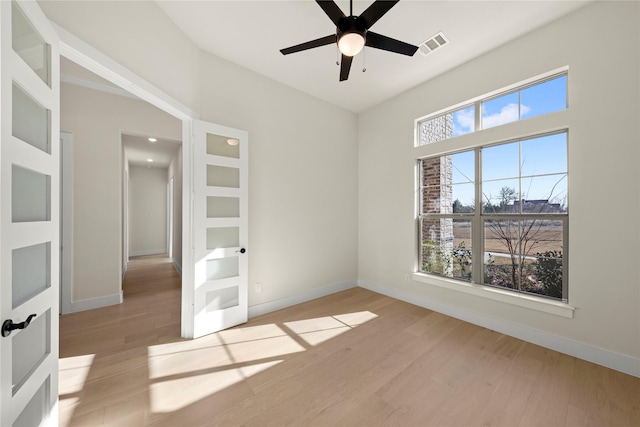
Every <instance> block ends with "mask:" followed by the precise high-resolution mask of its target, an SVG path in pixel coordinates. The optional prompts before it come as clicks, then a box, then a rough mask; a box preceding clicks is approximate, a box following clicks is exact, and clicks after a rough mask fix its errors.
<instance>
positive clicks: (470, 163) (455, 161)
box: [451, 151, 475, 184]
mask: <svg viewBox="0 0 640 427" xmlns="http://www.w3.org/2000/svg"><path fill="white" fill-rule="evenodd" d="M451 161H452V167H453V170H452V178H451V180H452V183H453V184H461V183H473V181H474V177H475V172H474V171H475V153H474V152H473V151H465V152H463V153H457V154H453V155H452V156H451Z"/></svg>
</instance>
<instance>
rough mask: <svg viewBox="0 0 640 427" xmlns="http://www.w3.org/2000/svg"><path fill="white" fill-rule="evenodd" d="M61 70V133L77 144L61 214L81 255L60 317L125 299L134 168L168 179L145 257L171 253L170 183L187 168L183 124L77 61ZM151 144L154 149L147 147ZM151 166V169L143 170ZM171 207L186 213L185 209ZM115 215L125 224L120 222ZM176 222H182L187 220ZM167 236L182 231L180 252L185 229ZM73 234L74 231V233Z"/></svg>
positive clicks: (177, 237)
mask: <svg viewBox="0 0 640 427" xmlns="http://www.w3.org/2000/svg"><path fill="white" fill-rule="evenodd" d="M61 70H62V73H61V83H62V84H61V89H62V96H61V103H60V104H61V108H62V115H61V123H62V127H63V129H65V130H69V131H71V132H73V137H74V139H75V141H74V142H75V143H76V146H75V148H76V149H75V150H74V151H73V152H72V156H73V157H72V161H73V164H72V161H68V162H65V161H64V159H63V165H62V167H63V174H65V171H69V174H68V175H69V177H70V180H69V182H71V181H73V182H74V184H73V187H74V188H73V191H70V190H69V191H66V192H65V193H66V194H69V195H73V197H74V203H73V209H69V212H68V214H66V215H65V214H64V213H63V220H68V221H67V222H68V223H69V224H74V227H75V228H76V230H75V231H76V233H75V236H74V237H73V239H72V240H71V242H73V240H75V241H76V245H75V247H74V248H72V247H71V246H68V248H69V249H70V250H72V249H77V251H76V253H75V255H74V257H73V259H75V262H73V266H72V267H71V269H72V271H73V274H69V275H68V277H65V275H64V271H63V270H64V268H63V269H61V272H62V273H63V275H62V277H61V287H60V291H61V292H60V295H61V311H62V313H69V312H75V311H83V310H87V309H93V308H99V307H103V306H107V305H112V304H118V303H120V302H122V299H123V298H124V293H123V292H122V287H121V281H122V278H123V276H124V272H125V270H126V262H127V260H128V256H129V254H130V249H131V246H130V245H131V241H130V231H131V230H130V224H131V210H130V209H129V206H128V200H129V197H128V196H129V194H128V192H129V189H130V185H128V184H129V182H130V177H131V173H130V170H129V169H130V166H129V165H130V164H131V165H136V167H142V168H144V170H145V171H146V170H150V171H155V172H159V173H160V175H161V176H162V177H163V178H164V182H163V183H162V184H161V196H162V199H163V200H162V207H161V208H160V211H161V212H160V213H162V215H157V214H156V212H155V211H154V212H152V214H153V215H154V218H153V219H154V220H156V219H159V220H161V221H162V225H161V227H160V232H161V234H162V235H163V237H162V238H161V239H160V240H161V241H160V243H159V244H157V245H154V246H153V247H152V248H146V249H156V250H157V252H162V253H168V252H169V248H168V247H167V246H166V243H167V240H166V237H165V233H166V230H167V221H166V219H165V218H166V216H167V212H166V200H165V198H166V185H167V182H168V180H169V178H173V179H174V182H178V183H181V182H182V177H181V174H182V169H183V168H182V165H181V164H180V165H178V163H181V162H182V155H181V152H180V153H178V152H179V151H180V150H181V142H180V139H181V136H182V122H181V121H180V120H178V119H176V118H175V117H173V116H171V115H169V114H167V113H165V112H163V111H161V110H160V109H158V108H157V107H155V106H153V105H151V104H149V103H147V102H145V101H143V100H141V99H140V98H138V97H135V96H133V95H131V94H130V93H128V92H126V91H124V90H122V89H120V88H118V87H116V86H114V85H112V84H111V83H109V82H108V81H106V80H104V79H102V78H100V77H99V76H97V75H95V74H93V73H91V72H90V71H88V70H86V69H85V68H83V67H81V66H80V65H78V64H76V63H74V62H72V61H69V60H66V59H64V58H62V59H61ZM67 135H69V134H67ZM151 136H153V137H155V140H154V142H150V141H149V137H151ZM65 152H66V151H65ZM147 159H150V160H153V162H152V163H151V162H147ZM147 163H149V164H147ZM151 164H152V165H153V169H146V168H147V167H151ZM67 166H68V167H67ZM118 171H121V172H118ZM169 171H170V172H171V176H168V173H169ZM63 186H64V182H63ZM91 187H93V189H91ZM63 191H64V190H63ZM181 195H182V192H181V191H176V192H174V197H181ZM173 205H174V206H176V205H177V206H180V207H182V203H180V201H174V203H173ZM120 206H121V208H120ZM118 215H119V216H120V220H119V221H117V222H115V221H114V220H115V219H116V218H117V217H118ZM173 219H175V220H178V219H179V220H180V221H181V220H182V215H174V216H173ZM63 226H64V224H63ZM170 228H171V229H177V230H178V233H174V238H173V242H174V243H175V244H178V245H179V244H181V230H182V226H181V224H180V223H174V224H172V226H171V227H170ZM68 230H70V231H72V230H71V228H70V227H69V228H68ZM63 235H64V228H63ZM134 243H135V242H134ZM143 249H145V248H143ZM63 252H64V246H63ZM173 252H174V253H175V255H180V254H181V251H175V250H174V251H173ZM69 253H70V251H69ZM150 253H151V252H150ZM97 259H100V260H101V262H99V263H98V262H96V260H97ZM172 261H175V262H174V265H176V266H181V264H182V260H181V259H175V260H172ZM178 271H180V269H178ZM88 278H91V280H89V279H88ZM96 295H97V296H96Z"/></svg>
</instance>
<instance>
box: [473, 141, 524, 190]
mask: <svg viewBox="0 0 640 427" xmlns="http://www.w3.org/2000/svg"><path fill="white" fill-rule="evenodd" d="M519 158H520V155H519V147H518V142H512V143H509V144H501V145H494V146H493V147H487V148H483V149H482V181H489V180H492V179H505V178H517V177H518V176H520V168H519V167H518V165H519V164H520V160H519Z"/></svg>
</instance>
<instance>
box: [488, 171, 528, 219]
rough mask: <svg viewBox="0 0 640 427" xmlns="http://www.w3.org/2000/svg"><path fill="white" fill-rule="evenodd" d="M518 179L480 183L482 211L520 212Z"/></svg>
mask: <svg viewBox="0 0 640 427" xmlns="http://www.w3.org/2000/svg"><path fill="white" fill-rule="evenodd" d="M518 188H519V180H518V179H501V180H498V181H491V182H486V183H483V184H482V212H484V213H514V214H515V213H520V208H519V205H518V203H517V201H518V200H519V199H520V196H519V194H518Z"/></svg>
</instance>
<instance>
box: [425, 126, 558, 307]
mask: <svg viewBox="0 0 640 427" xmlns="http://www.w3.org/2000/svg"><path fill="white" fill-rule="evenodd" d="M567 135H568V133H567V131H562V132H557V133H553V134H546V135H539V136H533V137H530V138H523V139H518V140H514V141H508V142H505V143H501V144H496V145H490V146H484V147H475V148H473V149H471V150H467V151H462V152H457V153H451V154H446V155H441V156H436V157H429V158H425V159H421V160H419V169H420V194H421V203H420V213H419V221H420V226H419V229H420V271H421V272H424V273H429V274H435V275H439V276H444V277H449V278H453V279H457V280H464V281H469V282H473V283H478V284H484V285H488V286H493V287H499V288H502V289H508V290H512V291H515V292H522V293H528V294H535V295H539V296H544V297H548V298H553V299H557V300H562V301H567V274H566V270H567V268H566V259H567V257H566V249H567V229H568V225H567V224H568V223H567V221H568V213H567V212H568V211H567V201H568V199H567V191H568V190H567V175H568V173H567Z"/></svg>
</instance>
